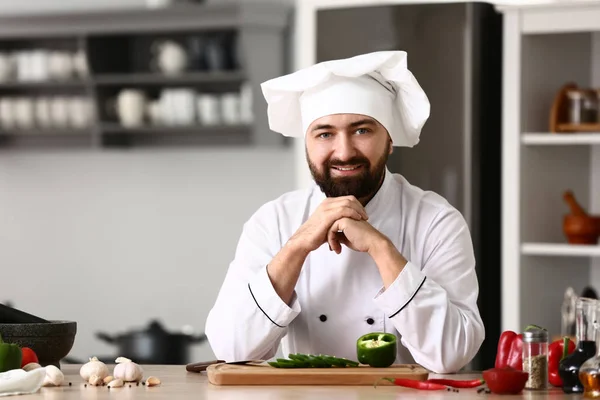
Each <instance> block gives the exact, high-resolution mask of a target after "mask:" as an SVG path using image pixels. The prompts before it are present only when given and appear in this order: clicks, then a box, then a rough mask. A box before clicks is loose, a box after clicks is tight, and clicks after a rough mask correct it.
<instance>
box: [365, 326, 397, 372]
mask: <svg viewBox="0 0 600 400" xmlns="http://www.w3.org/2000/svg"><path fill="white" fill-rule="evenodd" d="M397 346H398V345H397V340H396V335H394V334H391V333H385V332H373V333H367V334H366V335H363V336H361V337H359V338H358V340H357V341H356V354H357V356H358V361H359V362H360V363H361V364H367V365H370V366H371V367H375V368H385V367H389V366H390V365H392V364H393V363H394V361H395V360H396V352H397Z"/></svg>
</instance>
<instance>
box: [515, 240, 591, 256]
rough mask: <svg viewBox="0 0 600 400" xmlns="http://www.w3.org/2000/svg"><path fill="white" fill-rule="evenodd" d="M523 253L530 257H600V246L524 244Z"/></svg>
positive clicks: (522, 246)
mask: <svg viewBox="0 0 600 400" xmlns="http://www.w3.org/2000/svg"><path fill="white" fill-rule="evenodd" d="M521 253H522V254H524V255H530V256H573V257H581V256H589V257H600V244H598V245H584V244H566V243H523V244H522V245H521Z"/></svg>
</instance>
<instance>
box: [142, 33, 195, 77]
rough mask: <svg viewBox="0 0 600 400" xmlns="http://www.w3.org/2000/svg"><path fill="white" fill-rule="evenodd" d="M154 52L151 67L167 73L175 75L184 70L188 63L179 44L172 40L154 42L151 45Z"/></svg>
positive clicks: (186, 56) (184, 52)
mask: <svg viewBox="0 0 600 400" xmlns="http://www.w3.org/2000/svg"><path fill="white" fill-rule="evenodd" d="M151 51H152V53H153V54H154V60H153V61H152V64H151V67H152V69H155V70H156V69H158V70H159V71H161V72H163V73H165V74H167V75H175V74H179V73H181V72H183V71H185V69H186V67H187V64H188V55H187V53H186V51H185V49H184V48H183V46H181V45H180V44H178V43H177V42H175V41H172V40H165V41H160V42H154V43H153V44H152V47H151Z"/></svg>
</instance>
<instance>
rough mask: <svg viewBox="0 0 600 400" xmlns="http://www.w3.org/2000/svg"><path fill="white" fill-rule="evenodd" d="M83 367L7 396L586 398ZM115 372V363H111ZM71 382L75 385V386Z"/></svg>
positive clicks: (19, 399) (60, 399)
mask: <svg viewBox="0 0 600 400" xmlns="http://www.w3.org/2000/svg"><path fill="white" fill-rule="evenodd" d="M79 368H80V366H79V365H72V364H65V365H63V366H62V371H63V373H64V374H65V382H64V383H63V385H62V386H60V387H43V388H41V389H40V391H39V392H38V393H36V394H33V395H23V396H14V397H6V398H7V399H9V398H14V399H15V400H28V399H38V400H39V399H52V400H72V399H73V400H74V399H83V400H86V399H89V400H105V399H111V400H125V399H126V400H135V399H169V400H171V399H173V400H177V399H194V400H203V399H207V400H230V399H236V400H237V399H244V400H286V399H303V398H306V399H311V400H321V399H335V400H337V399H343V400H371V399H374V400H379V399H382V400H383V399H389V400H392V399H393V400H399V399H402V398H415V397H417V398H428V399H457V400H459V399H460V400H462V399H489V398H499V399H507V400H508V399H548V400H563V399H582V398H583V396H582V395H566V394H564V393H563V392H562V391H561V390H560V389H555V388H553V389H550V390H547V391H523V393H522V394H520V395H516V396H509V395H503V396H500V395H494V394H485V393H477V389H460V391H459V392H458V393H456V392H445V391H444V392H436V391H429V392H428V391H419V390H414V389H407V388H402V387H398V386H378V387H377V388H374V387H372V386H312V387H310V386H214V385H212V384H210V383H209V382H208V378H207V377H206V375H205V373H201V374H198V373H193V372H187V371H186V370H185V366H173V365H164V366H161V365H144V366H143V368H144V379H145V378H147V377H148V376H150V375H153V376H156V377H158V378H159V379H160V380H161V385H160V386H154V387H146V386H143V385H141V384H140V385H139V386H136V385H135V384H132V386H131V387H129V384H126V385H125V386H124V387H121V388H113V389H108V388H107V387H106V386H90V385H87V387H85V386H84V382H83V380H82V379H81V377H80V376H79ZM109 369H110V370H111V371H112V369H113V366H112V365H109ZM439 377H450V378H452V379H473V378H479V377H481V375H480V374H457V375H452V376H448V375H434V374H432V375H430V378H439ZM69 382H71V386H69Z"/></svg>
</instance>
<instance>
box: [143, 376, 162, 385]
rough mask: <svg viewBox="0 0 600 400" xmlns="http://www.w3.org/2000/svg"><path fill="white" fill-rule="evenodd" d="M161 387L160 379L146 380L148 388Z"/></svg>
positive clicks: (151, 377) (150, 377) (152, 377)
mask: <svg viewBox="0 0 600 400" xmlns="http://www.w3.org/2000/svg"><path fill="white" fill-rule="evenodd" d="M158 385H160V379H158V378H157V377H155V376H149V377H148V379H146V386H158Z"/></svg>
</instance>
